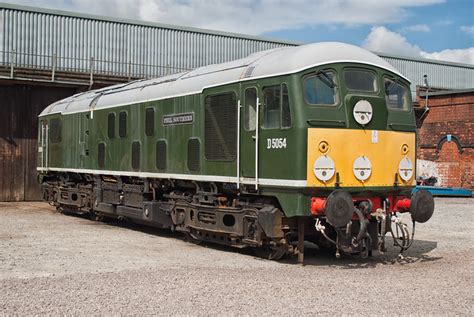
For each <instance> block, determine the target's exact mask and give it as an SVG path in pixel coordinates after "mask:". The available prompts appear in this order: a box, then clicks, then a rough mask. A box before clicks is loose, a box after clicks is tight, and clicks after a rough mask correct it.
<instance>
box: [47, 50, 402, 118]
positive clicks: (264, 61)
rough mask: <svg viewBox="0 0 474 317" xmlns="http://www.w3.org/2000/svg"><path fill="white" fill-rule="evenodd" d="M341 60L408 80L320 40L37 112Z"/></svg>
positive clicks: (179, 91) (191, 90) (128, 100)
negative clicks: (319, 41)
mask: <svg viewBox="0 0 474 317" xmlns="http://www.w3.org/2000/svg"><path fill="white" fill-rule="evenodd" d="M339 62H350V63H361V64H369V65H373V66H377V67H380V68H383V69H386V70H388V71H390V72H392V73H395V74H396V75H398V76H400V77H402V78H404V79H406V80H408V79H407V78H406V77H404V76H403V75H402V74H400V72H399V71H397V70H396V69H395V68H394V67H393V66H392V65H390V64H389V63H387V62H386V61H384V60H383V59H382V58H380V57H378V56H377V55H375V54H373V53H371V52H369V51H367V50H364V49H362V48H360V47H357V46H354V45H349V44H344V43H336V42H324V43H314V44H307V45H301V46H296V47H283V48H276V49H272V50H268V51H262V52H258V53H254V54H252V55H250V56H248V57H246V58H243V59H239V60H235V61H232V62H228V63H223V64H214V65H209V66H204V67H200V68H197V69H194V70H192V71H189V72H184V73H179V74H174V75H170V76H165V77H160V78H156V79H147V80H137V81H133V82H130V83H125V84H119V85H114V86H110V87H106V88H102V89H97V90H91V91H88V92H84V93H80V94H76V95H74V96H71V97H68V98H66V99H63V100H60V101H57V102H55V103H53V104H52V105H50V106H48V107H47V108H46V109H45V110H44V111H43V112H42V113H41V114H40V116H44V115H48V114H53V113H62V114H67V113H75V112H84V111H90V110H96V109H102V108H110V107H116V106H119V105H127V104H135V103H142V102H149V101H153V100H160V99H167V98H172V97H177V96H183V95H190V94H197V93H201V92H202V91H203V89H205V88H209V87H214V86H220V85H223V84H226V83H233V82H239V81H245V80H251V79H256V78H265V77H273V76H278V75H285V74H292V73H297V72H300V71H302V70H305V69H308V68H312V67H316V66H320V65H326V64H332V63H339Z"/></svg>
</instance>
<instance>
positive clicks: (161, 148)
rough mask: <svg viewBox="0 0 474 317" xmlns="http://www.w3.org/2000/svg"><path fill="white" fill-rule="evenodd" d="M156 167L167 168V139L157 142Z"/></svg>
mask: <svg viewBox="0 0 474 317" xmlns="http://www.w3.org/2000/svg"><path fill="white" fill-rule="evenodd" d="M156 168H157V169H159V170H164V169H166V141H164V140H160V141H158V142H156Z"/></svg>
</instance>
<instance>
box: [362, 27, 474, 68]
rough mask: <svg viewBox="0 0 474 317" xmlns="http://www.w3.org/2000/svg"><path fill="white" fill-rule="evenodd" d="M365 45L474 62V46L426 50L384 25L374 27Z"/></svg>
mask: <svg viewBox="0 0 474 317" xmlns="http://www.w3.org/2000/svg"><path fill="white" fill-rule="evenodd" d="M363 47H364V48H366V49H369V50H372V51H376V52H383V53H388V54H399V55H405V56H413V57H424V58H430V59H436V60H443V61H451V62H458V63H467V64H474V47H470V48H465V49H445V50H442V51H440V52H431V53H429V52H425V51H423V50H421V48H420V47H418V46H417V45H414V44H411V43H410V42H408V41H407V39H406V38H405V37H404V36H402V35H401V34H399V33H396V32H393V31H390V30H388V29H387V28H385V27H383V26H376V27H373V28H372V29H371V31H370V33H369V34H368V35H367V37H366V39H365V40H364V43H363Z"/></svg>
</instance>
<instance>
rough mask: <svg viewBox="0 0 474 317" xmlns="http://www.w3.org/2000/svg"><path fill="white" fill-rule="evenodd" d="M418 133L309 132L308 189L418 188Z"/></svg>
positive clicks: (322, 129) (341, 130) (315, 130)
mask: <svg viewBox="0 0 474 317" xmlns="http://www.w3.org/2000/svg"><path fill="white" fill-rule="evenodd" d="M415 138H416V136H415V133H414V132H394V131H378V130H355V129H354V130H353V129H325V128H311V129H308V165H307V166H308V170H307V182H308V186H309V187H334V186H335V184H336V179H337V178H338V179H339V184H340V186H341V187H379V186H393V184H394V183H395V176H396V174H397V173H398V176H397V182H398V184H399V186H414V185H415V167H416V161H415V155H416V153H415V152H416V149H415Z"/></svg>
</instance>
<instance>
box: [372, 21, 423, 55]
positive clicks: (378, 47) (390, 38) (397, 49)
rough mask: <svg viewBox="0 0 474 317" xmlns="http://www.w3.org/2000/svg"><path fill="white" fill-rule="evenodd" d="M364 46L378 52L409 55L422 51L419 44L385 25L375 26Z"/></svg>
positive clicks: (418, 53)
mask: <svg viewBox="0 0 474 317" xmlns="http://www.w3.org/2000/svg"><path fill="white" fill-rule="evenodd" d="M363 47H365V48H367V49H369V50H372V51H376V52H384V53H391V54H400V55H407V56H419V55H420V52H421V49H420V48H419V47H418V46H416V45H413V44H411V43H409V42H408V41H407V39H406V38H405V37H404V36H402V35H400V34H399V33H396V32H392V31H390V30H388V29H387V28H385V27H384V26H374V27H373V28H372V29H371V31H370V33H369V35H367V38H366V39H365V40H364V43H363Z"/></svg>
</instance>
